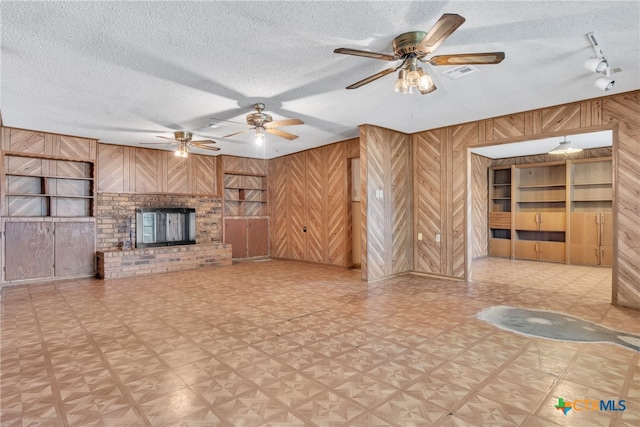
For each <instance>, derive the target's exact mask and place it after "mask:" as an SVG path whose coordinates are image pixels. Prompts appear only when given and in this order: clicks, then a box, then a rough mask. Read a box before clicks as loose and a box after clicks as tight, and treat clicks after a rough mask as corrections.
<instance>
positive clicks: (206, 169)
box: [174, 156, 218, 194]
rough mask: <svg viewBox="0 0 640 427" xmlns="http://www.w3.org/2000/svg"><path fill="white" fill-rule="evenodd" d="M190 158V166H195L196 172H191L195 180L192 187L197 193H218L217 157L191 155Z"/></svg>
mask: <svg viewBox="0 0 640 427" xmlns="http://www.w3.org/2000/svg"><path fill="white" fill-rule="evenodd" d="M174 157H175V156H174ZM189 160H190V166H191V167H192V168H195V172H193V171H192V173H191V176H193V179H194V180H195V181H194V182H193V184H192V187H191V188H193V189H194V192H195V193H196V194H217V193H218V190H217V183H216V163H215V157H212V156H189Z"/></svg>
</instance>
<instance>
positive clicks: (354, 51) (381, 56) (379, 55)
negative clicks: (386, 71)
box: [333, 47, 398, 61]
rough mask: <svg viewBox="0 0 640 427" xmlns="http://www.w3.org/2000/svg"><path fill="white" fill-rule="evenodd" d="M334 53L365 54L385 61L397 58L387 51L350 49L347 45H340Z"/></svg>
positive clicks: (367, 56)
mask: <svg viewBox="0 0 640 427" xmlns="http://www.w3.org/2000/svg"><path fill="white" fill-rule="evenodd" d="M333 53H342V54H344V55H354V56H364V57H366V58H373V59H382V60H384V61H395V60H396V59H398V58H396V57H395V56H393V55H387V54H386V53H376V52H368V51H366V50H358V49H348V48H346V47H339V48H338V49H335V50H334V51H333Z"/></svg>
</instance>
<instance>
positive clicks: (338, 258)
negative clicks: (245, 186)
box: [269, 143, 350, 266]
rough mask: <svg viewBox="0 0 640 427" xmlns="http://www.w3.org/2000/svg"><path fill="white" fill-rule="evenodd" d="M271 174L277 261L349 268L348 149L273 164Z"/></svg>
mask: <svg viewBox="0 0 640 427" xmlns="http://www.w3.org/2000/svg"><path fill="white" fill-rule="evenodd" d="M269 173H270V190H269V193H270V205H271V207H270V209H271V211H270V212H271V216H272V218H273V219H272V221H271V253H272V254H273V256H275V257H279V258H288V259H295V260H303V261H311V262H318V263H323V264H334V265H341V266H346V262H347V252H346V251H347V246H348V245H347V243H348V242H347V240H348V239H347V234H346V233H347V228H346V227H347V223H348V215H347V211H346V206H347V202H348V182H347V177H348V175H347V151H346V144H345V143H336V144H331V145H327V146H323V147H319V148H316V149H312V150H307V151H304V152H300V153H296V154H292V155H288V156H284V157H280V158H276V159H272V160H270V161H269ZM304 228H306V230H307V231H306V232H304V231H303V229H304ZM349 244H350V243H349Z"/></svg>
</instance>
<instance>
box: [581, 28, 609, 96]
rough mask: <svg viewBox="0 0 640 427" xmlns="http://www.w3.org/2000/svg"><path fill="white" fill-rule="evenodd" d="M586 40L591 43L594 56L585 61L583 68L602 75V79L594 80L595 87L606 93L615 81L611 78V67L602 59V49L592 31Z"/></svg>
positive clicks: (605, 59)
mask: <svg viewBox="0 0 640 427" xmlns="http://www.w3.org/2000/svg"><path fill="white" fill-rule="evenodd" d="M587 38H588V39H589V41H590V42H591V45H592V46H593V50H594V51H595V53H596V56H595V57H592V58H589V59H587V61H586V62H585V63H584V67H585V68H586V69H587V70H589V71H591V72H593V73H602V74H604V77H598V79H596V81H595V85H596V87H597V88H598V89H600V90H603V91H605V92H606V91H608V90H610V89H611V88H612V87H613V85H615V84H616V81H615V80H613V79H612V78H611V66H610V65H609V62H608V61H607V58H605V57H604V53H603V52H602V49H601V48H600V45H599V44H598V41H597V40H596V37H595V34H594V33H593V31H592V32H590V33H587Z"/></svg>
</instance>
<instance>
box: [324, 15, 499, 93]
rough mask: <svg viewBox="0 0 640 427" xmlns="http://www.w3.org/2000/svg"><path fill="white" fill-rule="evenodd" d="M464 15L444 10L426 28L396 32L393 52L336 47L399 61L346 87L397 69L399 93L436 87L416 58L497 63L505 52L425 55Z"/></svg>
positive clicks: (340, 50)
mask: <svg viewBox="0 0 640 427" xmlns="http://www.w3.org/2000/svg"><path fill="white" fill-rule="evenodd" d="M464 21H465V19H464V18H463V17H462V16H460V15H457V14H453V13H445V14H444V15H442V16H441V17H440V19H439V20H438V21H437V22H436V23H435V25H434V26H433V28H431V30H430V31H429V32H424V31H411V32H408V33H403V34H400V35H399V36H397V37H396V38H395V39H394V40H393V43H392V46H393V52H394V54H393V55H389V54H385V53H377V52H368V51H364V50H357V49H349V48H343V47H341V48H338V49H335V50H334V53H341V54H344V55H354V56H362V57H366V58H373V59H379V60H383V61H401V62H400V65H398V66H396V67H391V68H387V69H385V70H382V71H379V72H377V73H376V74H373V75H371V76H369V77H366V78H364V79H362V80H360V81H358V82H356V83H353V84H351V85H349V86H347V89H357V88H359V87H361V86H364V85H366V84H367V83H371V82H372V81H374V80H377V79H379V78H380V77H383V76H386V75H387V74H391V73H393V72H395V71H398V70H400V71H399V73H398V78H397V80H396V82H395V85H394V90H395V91H396V92H398V93H413V92H414V91H413V89H414V88H415V89H418V91H419V92H420V93H421V94H422V95H426V94H427V93H431V92H433V91H434V90H436V89H437V88H436V86H435V84H434V83H433V80H432V79H431V77H430V76H429V75H428V74H427V73H425V71H424V70H423V69H422V68H420V67H418V65H417V63H418V61H420V62H424V63H428V64H429V65H432V66H440V65H471V64H474V65H478V64H499V63H500V62H502V60H503V59H504V52H485V53H463V54H455V55H439V56H433V57H431V59H429V60H426V59H425V58H426V57H427V56H428V55H429V54H431V53H432V52H433V51H434V50H435V49H436V48H437V47H438V46H440V45H441V44H442V42H444V40H445V39H446V38H447V37H449V36H450V35H451V34H452V33H453V32H454V31H455V30H456V29H457V28H458V27H459V26H460V25H462V24H463V23H464Z"/></svg>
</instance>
